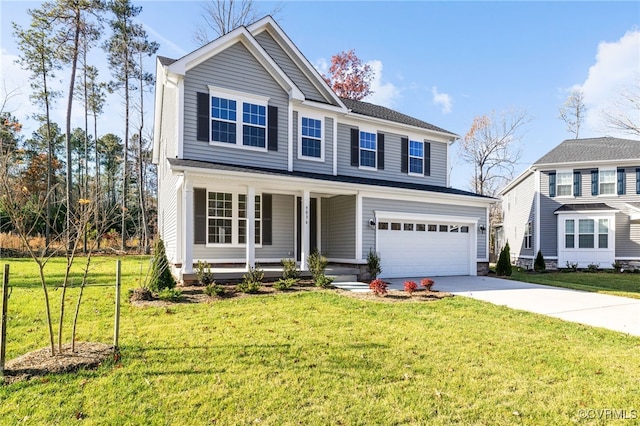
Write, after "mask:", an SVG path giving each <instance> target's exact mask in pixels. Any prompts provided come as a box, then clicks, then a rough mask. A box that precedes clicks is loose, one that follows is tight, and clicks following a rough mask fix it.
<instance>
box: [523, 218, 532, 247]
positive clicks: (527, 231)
mask: <svg viewBox="0 0 640 426" xmlns="http://www.w3.org/2000/svg"><path fill="white" fill-rule="evenodd" d="M532 230H533V226H532V224H531V222H527V224H526V225H525V227H524V248H526V249H530V248H531V236H532V234H533V232H532Z"/></svg>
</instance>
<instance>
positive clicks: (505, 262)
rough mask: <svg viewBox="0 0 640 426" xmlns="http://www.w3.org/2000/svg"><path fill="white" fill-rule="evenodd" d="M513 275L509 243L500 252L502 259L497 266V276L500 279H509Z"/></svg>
mask: <svg viewBox="0 0 640 426" xmlns="http://www.w3.org/2000/svg"><path fill="white" fill-rule="evenodd" d="M512 273H513V269H512V267H511V252H510V249H509V242H507V243H506V244H505V245H504V247H503V248H502V250H501V251H500V257H499V258H498V263H497V264H496V275H497V276H499V277H505V276H506V277H509V276H511V274H512Z"/></svg>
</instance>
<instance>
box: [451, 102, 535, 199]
mask: <svg viewBox="0 0 640 426" xmlns="http://www.w3.org/2000/svg"><path fill="white" fill-rule="evenodd" d="M529 121H531V119H530V118H529V116H528V114H527V112H526V111H515V110H508V111H504V112H501V113H499V114H498V115H496V114H495V113H494V112H492V113H491V114H489V115H481V116H478V117H476V118H474V120H473V124H472V126H471V129H469V131H468V132H467V134H466V135H465V136H464V139H463V141H462V145H461V147H460V148H461V152H460V157H461V158H462V160H464V161H465V162H466V163H469V164H471V165H473V172H474V174H473V178H472V188H473V190H474V191H475V192H476V193H477V194H481V195H495V193H496V192H497V190H498V189H499V185H501V184H502V183H504V182H505V180H506V179H509V178H511V177H513V172H514V168H515V165H516V164H517V163H518V161H519V160H520V156H521V150H520V146H519V142H520V139H521V138H522V136H521V135H520V134H519V131H520V128H521V127H522V126H523V125H524V124H526V123H528V122H529Z"/></svg>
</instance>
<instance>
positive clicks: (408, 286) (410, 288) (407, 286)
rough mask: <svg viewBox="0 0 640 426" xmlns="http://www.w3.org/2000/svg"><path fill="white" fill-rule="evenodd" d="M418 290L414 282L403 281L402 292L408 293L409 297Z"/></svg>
mask: <svg viewBox="0 0 640 426" xmlns="http://www.w3.org/2000/svg"><path fill="white" fill-rule="evenodd" d="M417 289H418V284H416V282H415V281H405V282H404V291H406V292H407V293H409V296H411V294H412V293H413V292H414V291H416V290H417Z"/></svg>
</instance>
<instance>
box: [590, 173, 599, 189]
mask: <svg viewBox="0 0 640 426" xmlns="http://www.w3.org/2000/svg"><path fill="white" fill-rule="evenodd" d="M591 195H598V171H597V170H591Z"/></svg>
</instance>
